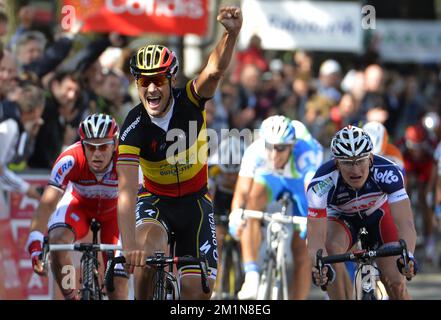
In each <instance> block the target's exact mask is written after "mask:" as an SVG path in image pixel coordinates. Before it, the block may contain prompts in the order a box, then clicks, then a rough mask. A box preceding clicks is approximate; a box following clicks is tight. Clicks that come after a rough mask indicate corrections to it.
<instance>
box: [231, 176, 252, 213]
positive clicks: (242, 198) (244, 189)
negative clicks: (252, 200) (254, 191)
mask: <svg viewBox="0 0 441 320" xmlns="http://www.w3.org/2000/svg"><path fill="white" fill-rule="evenodd" d="M252 184H253V178H249V177H241V176H238V178H237V183H236V188H235V190H234V196H233V200H232V201H231V210H234V209H239V208H245V204H246V201H247V197H248V193H249V191H250V190H251V186H252Z"/></svg>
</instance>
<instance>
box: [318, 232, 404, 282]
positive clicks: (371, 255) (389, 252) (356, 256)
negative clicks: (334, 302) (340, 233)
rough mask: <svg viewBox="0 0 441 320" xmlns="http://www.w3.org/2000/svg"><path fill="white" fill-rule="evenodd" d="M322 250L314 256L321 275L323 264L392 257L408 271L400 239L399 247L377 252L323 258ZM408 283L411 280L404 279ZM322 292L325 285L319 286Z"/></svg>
mask: <svg viewBox="0 0 441 320" xmlns="http://www.w3.org/2000/svg"><path fill="white" fill-rule="evenodd" d="M322 254H323V249H319V250H318V251H317V254H316V268H317V269H318V270H319V272H320V274H322V269H323V266H324V265H325V264H332V263H340V262H346V261H353V262H359V261H363V260H367V259H375V258H382V257H392V256H398V255H400V256H401V257H402V258H403V261H404V269H405V270H408V268H409V267H408V262H407V257H408V256H409V254H408V251H407V245H406V242H405V241H404V240H403V239H400V241H399V245H398V246H394V247H386V248H381V249H377V250H358V251H353V252H347V253H343V254H336V255H332V256H326V257H323V256H322ZM406 279H407V280H408V281H410V280H411V279H412V278H409V277H406ZM321 288H322V290H323V291H325V290H326V285H323V286H321Z"/></svg>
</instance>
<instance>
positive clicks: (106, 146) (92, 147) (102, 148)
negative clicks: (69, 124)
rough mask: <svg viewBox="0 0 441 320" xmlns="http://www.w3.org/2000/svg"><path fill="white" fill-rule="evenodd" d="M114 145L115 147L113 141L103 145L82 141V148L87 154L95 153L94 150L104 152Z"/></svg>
mask: <svg viewBox="0 0 441 320" xmlns="http://www.w3.org/2000/svg"><path fill="white" fill-rule="evenodd" d="M114 145H115V142H114V141H109V142H104V143H92V142H87V141H83V146H84V147H85V148H86V149H87V151H89V152H95V151H96V150H99V151H100V152H106V151H108V150H109V149H110V148H111V147H113V146H114Z"/></svg>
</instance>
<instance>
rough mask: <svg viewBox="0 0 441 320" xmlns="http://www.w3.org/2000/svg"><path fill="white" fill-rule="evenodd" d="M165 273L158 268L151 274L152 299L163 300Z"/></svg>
mask: <svg viewBox="0 0 441 320" xmlns="http://www.w3.org/2000/svg"><path fill="white" fill-rule="evenodd" d="M165 281H166V280H165V274H164V271H163V270H161V269H158V270H157V271H156V272H155V274H154V276H153V284H154V285H153V300H165V299H166V296H165V283H164V282H165Z"/></svg>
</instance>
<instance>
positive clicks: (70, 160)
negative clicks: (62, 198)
mask: <svg viewBox="0 0 441 320" xmlns="http://www.w3.org/2000/svg"><path fill="white" fill-rule="evenodd" d="M74 163H75V160H74V157H73V156H70V155H69V156H64V157H63V158H61V159H60V161H58V162H57V163H56V164H55V166H54V169H53V170H52V180H53V181H54V182H55V183H57V184H62V182H63V180H64V178H66V176H67V174H68V173H69V172H70V170H71V169H72V168H73V166H74Z"/></svg>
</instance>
